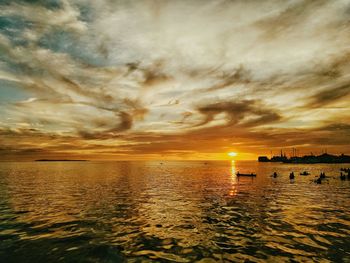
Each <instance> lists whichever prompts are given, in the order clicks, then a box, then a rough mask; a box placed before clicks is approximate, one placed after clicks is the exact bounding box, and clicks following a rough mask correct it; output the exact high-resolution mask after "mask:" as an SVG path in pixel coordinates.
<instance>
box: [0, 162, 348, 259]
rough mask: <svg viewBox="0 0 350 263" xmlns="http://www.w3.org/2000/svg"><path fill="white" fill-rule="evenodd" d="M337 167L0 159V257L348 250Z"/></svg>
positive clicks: (327, 255) (252, 255)
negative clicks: (246, 174) (318, 180)
mask: <svg viewBox="0 0 350 263" xmlns="http://www.w3.org/2000/svg"><path fill="white" fill-rule="evenodd" d="M340 167H349V165H347V166H346V165H335V164H334V165H333V164H332V165H329V164H319V165H287V164H275V163H257V162H236V163H235V162H232V163H231V162H207V163H205V162H163V164H161V163H160V162H42V163H41V162H35V163H34V162H27V163H25V162H22V163H13V162H12V163H0V262H57V261H60V262H124V261H128V262H139V261H154V262H159V261H163V262H171V261H172V262H193V261H200V260H202V262H215V261H216V262H230V261H232V262H242V261H248V262H266V261H269V262H290V261H291V260H295V262H301V261H305V262H309V261H316V262H329V261H336V262H350V238H349V237H350V181H340V179H339V168H340ZM304 170H308V171H309V172H311V175H310V176H300V175H299V172H301V171H304ZM236 171H239V172H241V173H244V172H249V173H250V172H255V173H257V174H258V176H257V177H256V178H242V177H241V178H239V179H238V178H237V177H236V176H235V173H236ZM274 171H277V172H278V173H279V176H278V177H277V178H272V177H271V174H272V173H273V172H274ZM291 171H294V172H295V174H296V179H295V180H294V182H291V181H290V180H289V172H291ZM321 171H324V172H326V174H327V175H328V176H329V177H328V178H327V179H326V180H325V181H324V182H323V183H322V184H321V185H317V184H314V183H313V182H312V181H313V179H314V177H315V176H316V175H319V173H320V172H321Z"/></svg>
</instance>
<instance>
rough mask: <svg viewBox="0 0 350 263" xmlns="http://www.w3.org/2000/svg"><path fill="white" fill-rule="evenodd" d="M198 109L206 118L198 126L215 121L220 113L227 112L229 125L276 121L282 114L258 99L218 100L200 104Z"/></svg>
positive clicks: (253, 124)
mask: <svg viewBox="0 0 350 263" xmlns="http://www.w3.org/2000/svg"><path fill="white" fill-rule="evenodd" d="M198 111H199V112H200V113H201V114H203V115H204V116H205V118H204V120H203V121H202V122H201V123H199V124H197V125H196V126H202V125H205V124H207V123H209V122H211V121H213V120H214V117H215V116H216V115H218V114H220V113H226V115H227V124H226V125H227V126H233V125H239V126H243V127H253V126H259V125H264V124H268V123H272V122H276V121H278V120H280V119H281V116H280V115H279V114H278V113H277V112H275V111H274V110H272V109H269V108H268V107H266V106H264V105H263V104H262V103H261V102H259V101H256V100H242V101H235V102H231V101H229V102H226V101H225V102H217V103H212V104H208V105H204V106H200V107H198ZM248 117H249V118H248Z"/></svg>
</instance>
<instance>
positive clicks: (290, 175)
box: [289, 172, 294, 180]
mask: <svg viewBox="0 0 350 263" xmlns="http://www.w3.org/2000/svg"><path fill="white" fill-rule="evenodd" d="M289 179H291V180H292V179H294V172H291V173H290V174H289Z"/></svg>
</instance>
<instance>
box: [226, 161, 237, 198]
mask: <svg viewBox="0 0 350 263" xmlns="http://www.w3.org/2000/svg"><path fill="white" fill-rule="evenodd" d="M237 183H238V180H237V175H236V162H235V161H234V160H232V161H231V189H230V191H229V193H228V194H229V196H236V195H237V193H238V189H237Z"/></svg>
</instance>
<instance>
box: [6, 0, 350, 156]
mask: <svg viewBox="0 0 350 263" xmlns="http://www.w3.org/2000/svg"><path fill="white" fill-rule="evenodd" d="M349 10H350V3H349V2H348V1H347V0H334V1H330V0H329V1H328V0H321V1H312V0H291V1H288V0H287V1H281V0H267V1H255V0H253V1H245V0H236V1H232V0H220V1H209V0H201V1H200V0H193V1H185V0H178V1H170V0H169V1H168V0H164V1H159V0H140V1H133V0H118V1H109V0H99V1H92V0H61V1H59V0H48V1H20V0H18V1H1V3H0V51H1V52H0V134H1V137H0V155H1V156H2V159H3V160H9V159H17V158H20V159H28V160H30V159H36V158H42V157H45V156H50V157H55V156H56V157H59V156H71V157H78V158H95V159H130V158H194V159H195V158H214V159H219V158H222V156H223V154H224V153H225V152H226V151H238V152H240V153H241V154H240V156H241V157H243V158H255V157H256V155H257V154H262V153H266V152H269V151H270V149H272V150H274V149H276V150H277V149H280V148H293V147H296V148H299V149H300V151H301V152H302V151H304V152H309V151H314V152H317V151H320V150H321V149H324V148H327V149H328V150H329V151H334V152H346V153H349V149H350V148H349V145H350V141H349V138H350V137H349V135H350V134H349V129H348V127H347V126H346V125H347V123H348V122H349V120H350V106H349V103H348V101H349V99H350V88H349V87H350V75H349V74H350V59H349V58H350V56H349V54H350V37H349V32H350V22H349V21H350V20H349V19H350V12H349Z"/></svg>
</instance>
